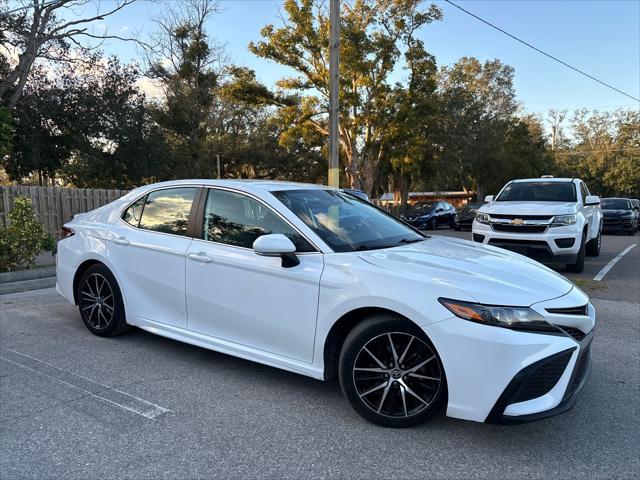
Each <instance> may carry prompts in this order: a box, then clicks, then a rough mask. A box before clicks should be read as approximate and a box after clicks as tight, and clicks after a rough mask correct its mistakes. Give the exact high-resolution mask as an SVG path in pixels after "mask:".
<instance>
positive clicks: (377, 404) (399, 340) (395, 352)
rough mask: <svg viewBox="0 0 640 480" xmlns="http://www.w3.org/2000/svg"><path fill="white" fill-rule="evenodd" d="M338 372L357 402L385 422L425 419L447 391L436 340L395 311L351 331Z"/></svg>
mask: <svg viewBox="0 0 640 480" xmlns="http://www.w3.org/2000/svg"><path fill="white" fill-rule="evenodd" d="M383 367H384V368H383ZM338 375H339V378H340V386H341V387H342V392H343V393H344V395H345V397H346V398H347V400H348V401H349V403H350V404H351V407H352V408H353V409H354V410H355V411H356V412H357V413H358V414H359V415H360V416H362V417H364V418H365V419H367V420H369V421H370V422H373V423H375V424H377V425H381V426H384V427H395V428H406V427H412V426H415V425H419V424H421V423H423V422H425V421H426V420H428V419H429V418H430V417H432V416H433V415H434V414H435V413H436V412H437V411H438V410H439V409H440V407H441V406H442V404H443V402H444V401H445V399H446V396H447V382H446V377H445V373H444V368H443V367H442V362H441V360H440V357H439V355H438V353H437V351H436V349H435V347H434V346H433V344H432V343H431V342H430V341H429V339H428V338H427V337H426V336H425V335H424V333H423V332H422V330H421V329H420V328H418V327H417V326H415V325H413V324H412V323H410V322H408V321H407V320H404V319H401V318H399V317H397V316H394V315H391V314H378V315H372V316H371V317H369V318H368V319H366V320H364V321H363V322H361V323H359V324H358V325H356V327H355V328H354V329H353V330H352V331H351V332H350V333H349V335H348V336H347V338H346V339H345V342H344V344H343V346H342V351H341V353H340V361H339V368H338Z"/></svg>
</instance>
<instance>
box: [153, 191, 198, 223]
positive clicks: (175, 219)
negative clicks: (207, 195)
mask: <svg viewBox="0 0 640 480" xmlns="http://www.w3.org/2000/svg"><path fill="white" fill-rule="evenodd" d="M197 191H198V189H197V187H180V188H165V189H163V190H156V191H155V192H151V193H149V195H147V199H146V202H145V204H144V209H143V211H142V217H141V219H140V228H144V229H145V230H151V231H154V232H162V233H170V234H172V235H186V234H187V225H188V223H189V214H190V212H191V206H192V204H193V199H194V197H195V195H196V192H197Z"/></svg>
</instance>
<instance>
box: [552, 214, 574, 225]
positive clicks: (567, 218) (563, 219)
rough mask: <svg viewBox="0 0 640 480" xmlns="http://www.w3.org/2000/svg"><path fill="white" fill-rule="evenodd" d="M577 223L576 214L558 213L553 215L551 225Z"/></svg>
mask: <svg viewBox="0 0 640 480" xmlns="http://www.w3.org/2000/svg"><path fill="white" fill-rule="evenodd" d="M574 223H576V214H575V213H573V214H571V215H556V216H555V217H553V223H552V224H551V225H573V224H574Z"/></svg>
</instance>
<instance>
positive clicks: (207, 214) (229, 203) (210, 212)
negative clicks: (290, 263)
mask: <svg viewBox="0 0 640 480" xmlns="http://www.w3.org/2000/svg"><path fill="white" fill-rule="evenodd" d="M271 233H280V234H283V235H285V236H287V237H288V238H289V239H290V240H291V241H292V242H293V244H294V245H295V246H296V252H314V251H315V248H314V247H313V246H312V245H311V244H310V243H309V242H308V241H307V240H305V239H304V237H303V236H302V235H300V234H299V233H298V232H297V231H296V230H294V229H293V228H292V227H291V226H290V225H288V224H287V223H286V222H285V221H284V220H282V219H281V218H280V217H279V216H278V215H276V214H275V213H274V212H273V211H272V210H271V209H269V208H268V207H266V206H265V205H263V204H262V203H260V202H258V201H257V200H254V199H253V198H251V197H249V196H247V195H243V194H241V193H235V192H229V191H226V190H217V189H209V193H208V194H207V203H206V205H205V209H204V222H203V235H202V238H203V239H204V240H209V241H212V242H217V243H224V244H226V245H233V246H235V247H244V248H253V242H254V241H255V240H256V238H258V237H260V236H262V235H268V234H271Z"/></svg>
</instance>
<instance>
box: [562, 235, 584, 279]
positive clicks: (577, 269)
mask: <svg viewBox="0 0 640 480" xmlns="http://www.w3.org/2000/svg"><path fill="white" fill-rule="evenodd" d="M585 240H586V235H584V234H583V235H582V241H581V242H580V250H579V251H578V258H577V259H576V263H569V264H567V270H568V271H569V272H573V273H582V272H583V271H584V254H585Z"/></svg>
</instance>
